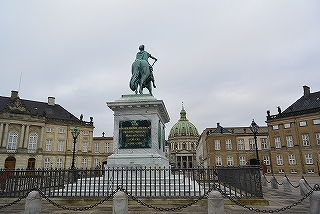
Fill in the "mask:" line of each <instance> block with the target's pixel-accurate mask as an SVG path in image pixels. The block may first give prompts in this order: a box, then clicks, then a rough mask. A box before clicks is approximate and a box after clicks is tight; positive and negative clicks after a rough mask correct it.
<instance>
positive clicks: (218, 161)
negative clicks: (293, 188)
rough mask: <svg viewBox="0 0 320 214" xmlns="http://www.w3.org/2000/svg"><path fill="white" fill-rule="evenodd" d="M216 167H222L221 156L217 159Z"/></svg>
mask: <svg viewBox="0 0 320 214" xmlns="http://www.w3.org/2000/svg"><path fill="white" fill-rule="evenodd" d="M216 166H222V159H221V157H220V156H217V157H216Z"/></svg>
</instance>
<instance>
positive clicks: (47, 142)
mask: <svg viewBox="0 0 320 214" xmlns="http://www.w3.org/2000/svg"><path fill="white" fill-rule="evenodd" d="M46 151H52V140H47V141H46Z"/></svg>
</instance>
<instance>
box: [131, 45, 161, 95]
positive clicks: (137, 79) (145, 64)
mask: <svg viewBox="0 0 320 214" xmlns="http://www.w3.org/2000/svg"><path fill="white" fill-rule="evenodd" d="M139 50H140V51H139V52H138V53H137V56H136V60H135V61H134V62H133V63H132V66H131V71H132V76H131V80H130V89H131V90H132V91H134V92H135V93H136V94H137V93H138V87H139V93H140V94H143V88H147V89H148V90H149V93H150V94H151V95H152V86H153V87H154V88H155V87H156V85H155V83H154V77H153V73H152V71H153V67H152V66H153V65H154V63H155V62H156V61H157V59H156V58H155V57H153V56H151V54H149V53H148V52H147V51H145V50H144V45H140V46H139ZM149 58H151V59H154V60H155V61H154V62H153V64H152V65H150V64H149V61H148V59H149ZM151 82H152V85H151Z"/></svg>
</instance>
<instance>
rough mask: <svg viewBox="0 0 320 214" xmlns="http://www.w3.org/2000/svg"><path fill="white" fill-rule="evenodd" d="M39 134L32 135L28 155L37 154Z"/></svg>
mask: <svg viewBox="0 0 320 214" xmlns="http://www.w3.org/2000/svg"><path fill="white" fill-rule="evenodd" d="M37 142H38V134H37V133H31V134H30V136H29V144H28V153H36V149H37Z"/></svg>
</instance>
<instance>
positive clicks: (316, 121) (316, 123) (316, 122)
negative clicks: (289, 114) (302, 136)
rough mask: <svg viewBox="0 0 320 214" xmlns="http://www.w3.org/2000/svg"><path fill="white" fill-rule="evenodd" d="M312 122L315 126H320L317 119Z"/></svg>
mask: <svg viewBox="0 0 320 214" xmlns="http://www.w3.org/2000/svg"><path fill="white" fill-rule="evenodd" d="M312 122H313V124H314V125H318V124H320V119H315V120H313V121H312Z"/></svg>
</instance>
